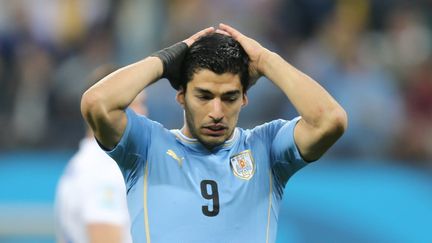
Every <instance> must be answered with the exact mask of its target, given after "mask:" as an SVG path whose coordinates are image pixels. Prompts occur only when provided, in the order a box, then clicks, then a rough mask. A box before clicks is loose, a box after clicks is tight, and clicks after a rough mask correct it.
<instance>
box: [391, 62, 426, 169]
mask: <svg viewBox="0 0 432 243" xmlns="http://www.w3.org/2000/svg"><path fill="white" fill-rule="evenodd" d="M431 66H432V56H431V57H429V59H428V60H427V61H425V62H424V63H422V64H420V65H418V67H417V68H415V69H414V70H412V72H411V73H410V74H409V75H407V76H408V79H407V82H406V87H405V89H404V94H405V102H406V103H405V105H406V110H407V113H408V115H407V117H408V121H407V122H406V124H405V127H404V129H403V130H404V132H403V136H401V139H400V141H399V142H400V144H399V145H400V147H399V149H398V150H397V151H395V152H396V153H398V154H400V155H401V156H403V157H404V158H407V159H411V160H417V161H419V162H422V163H424V162H425V165H428V166H431V165H432V164H431V163H430V161H431V160H432V70H431Z"/></svg>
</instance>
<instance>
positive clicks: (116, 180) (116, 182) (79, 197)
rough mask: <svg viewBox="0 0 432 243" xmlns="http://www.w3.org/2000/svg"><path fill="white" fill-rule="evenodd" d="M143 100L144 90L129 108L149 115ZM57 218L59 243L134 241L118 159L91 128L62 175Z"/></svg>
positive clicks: (107, 70)
mask: <svg viewBox="0 0 432 243" xmlns="http://www.w3.org/2000/svg"><path fill="white" fill-rule="evenodd" d="M112 71H114V69H113V68H112V67H111V66H110V65H105V66H101V67H100V68H98V69H97V70H95V72H94V73H93V75H92V76H94V77H93V78H91V80H99V79H100V78H102V77H103V76H106V75H107V74H108V73H110V72H112ZM101 75H103V76H101ZM93 83H94V81H93ZM144 99H145V93H142V94H139V95H138V96H137V97H136V98H135V99H134V101H133V102H132V103H131V105H130V108H131V109H133V110H134V111H135V112H137V113H140V114H143V115H146V114H147V109H146V107H145V106H144V105H143V104H144ZM56 221H57V224H56V233H57V241H58V242H59V243H60V242H61V243H68V242H77V243H130V242H132V240H131V236H130V221H129V214H128V210H127V202H126V188H125V182H124V179H123V177H122V174H121V172H120V170H119V168H118V166H117V164H116V163H115V161H113V160H112V159H111V158H110V157H109V156H108V155H106V154H105V152H104V151H103V150H102V149H101V148H100V147H99V146H98V144H97V142H96V140H95V138H94V135H93V132H92V131H91V130H90V129H87V132H86V137H85V138H84V139H82V140H81V142H80V147H79V150H78V152H77V153H76V154H75V155H74V156H73V157H72V159H71V160H70V161H69V163H68V165H67V167H66V170H65V172H64V174H63V175H62V176H61V178H60V181H59V184H58V187H57V192H56Z"/></svg>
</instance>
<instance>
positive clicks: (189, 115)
mask: <svg viewBox="0 0 432 243" xmlns="http://www.w3.org/2000/svg"><path fill="white" fill-rule="evenodd" d="M185 116H186V124H187V126H188V128H189V132H190V133H191V135H192V137H193V138H196V139H197V140H198V142H200V143H201V144H202V145H203V146H204V147H206V148H207V149H208V150H211V149H213V148H215V147H217V146H219V145H221V144H223V143H225V141H226V140H228V138H229V137H230V136H231V134H232V132H231V134H230V136H228V138H224V139H223V140H222V141H208V140H206V139H205V138H204V136H201V135H200V133H199V128H197V127H196V126H195V123H194V119H193V114H192V112H191V109H189V107H188V105H187V103H185Z"/></svg>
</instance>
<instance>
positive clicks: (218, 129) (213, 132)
mask: <svg viewBox="0 0 432 243" xmlns="http://www.w3.org/2000/svg"><path fill="white" fill-rule="evenodd" d="M227 129H228V127H227V126H225V125H222V124H215V125H208V126H204V127H203V132H204V134H206V135H209V136H213V137H218V136H222V135H224V134H225V131H226V130H227Z"/></svg>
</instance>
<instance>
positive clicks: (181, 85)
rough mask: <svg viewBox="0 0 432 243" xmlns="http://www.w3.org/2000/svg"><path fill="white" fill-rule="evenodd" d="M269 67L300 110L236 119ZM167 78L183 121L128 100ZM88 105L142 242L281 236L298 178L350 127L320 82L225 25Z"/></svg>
mask: <svg viewBox="0 0 432 243" xmlns="http://www.w3.org/2000/svg"><path fill="white" fill-rule="evenodd" d="M260 76H266V77H267V78H268V79H269V80H271V81H272V82H273V83H274V84H275V85H276V86H277V87H279V88H280V89H281V90H282V91H283V92H284V93H285V95H286V97H287V98H288V99H289V100H290V101H291V102H292V103H293V105H294V107H295V108H296V109H297V111H298V112H299V113H300V115H301V117H297V118H295V119H293V120H290V121H288V120H282V119H279V120H274V121H271V122H268V123H265V124H263V125H261V126H257V127H255V128H254V129H251V130H244V129H242V128H239V127H236V124H237V120H238V117H239V113H240V110H241V109H242V107H243V106H245V105H247V103H248V98H247V95H246V91H247V90H248V88H250V87H251V86H252V85H253V84H254V83H255V81H256V80H257V79H258V78H259V77H260ZM162 77H166V78H168V80H169V81H170V83H171V85H172V86H173V87H174V88H175V89H177V95H176V100H177V101H178V103H179V104H180V105H181V106H182V108H183V109H184V125H183V128H181V129H173V130H167V129H166V128H164V127H163V126H162V125H160V124H159V123H157V122H155V121H152V120H150V119H148V118H146V117H144V116H138V115H137V114H136V113H135V112H133V111H132V110H131V109H128V108H127V106H128V104H129V103H130V102H131V101H132V100H133V99H134V98H135V96H136V95H137V94H139V93H140V92H141V90H143V89H144V88H146V87H147V86H149V85H150V84H152V83H154V82H156V81H157V80H159V79H160V78H162ZM263 102H265V100H263ZM81 109H82V113H83V116H84V117H85V119H86V121H87V122H88V124H89V125H90V126H91V128H92V129H93V131H94V134H95V136H96V138H97V139H98V141H99V143H100V145H101V146H102V147H103V148H104V149H105V150H107V153H108V154H109V155H110V156H111V157H112V158H114V159H115V160H116V162H117V163H118V164H119V166H120V168H121V170H122V172H123V176H124V177H125V180H126V184H127V191H128V203H129V205H128V206H129V212H130V215H131V220H132V229H131V230H132V237H133V240H134V242H151V241H153V242H228V241H229V242H274V241H275V237H276V229H277V218H278V212H279V207H280V202H281V199H282V194H283V188H284V186H285V184H286V183H287V180H288V178H289V177H290V176H291V175H292V174H293V173H295V172H296V171H297V170H299V169H300V168H302V167H303V166H305V165H306V164H307V162H311V161H315V160H317V159H319V158H320V157H321V156H322V155H323V154H324V153H325V151H327V149H329V148H330V146H331V145H333V144H334V143H335V142H336V140H337V139H338V138H339V137H340V136H341V135H342V134H343V132H344V130H345V128H346V126H347V117H346V114H345V111H344V110H343V108H342V107H341V106H340V105H339V104H338V103H337V102H336V101H335V100H334V99H333V98H332V97H331V96H330V95H329V94H328V93H327V92H326V91H325V90H324V89H323V88H322V87H321V86H320V85H318V83H317V82H315V81H314V80H312V79H311V78H309V77H308V76H307V75H305V74H304V73H302V72H301V71H299V70H297V69H296V68H294V67H293V66H291V65H290V64H289V63H287V62H286V61H285V60H284V59H282V58H281V57H280V56H279V55H278V54H276V53H274V52H271V51H269V50H268V49H266V48H264V47H263V46H261V45H260V44H259V43H258V42H256V41H255V40H253V39H251V38H249V37H246V36H244V35H243V34H241V33H240V32H238V31H237V30H235V29H234V28H232V27H230V26H228V25H224V24H220V25H219V29H217V30H215V29H214V28H213V27H210V28H207V29H204V30H202V31H200V32H198V33H196V34H195V35H192V36H191V37H189V38H188V39H186V40H184V41H183V42H179V43H177V44H175V45H173V46H171V47H169V48H166V49H163V50H161V51H159V52H157V53H155V54H153V55H151V56H150V57H147V58H145V59H143V60H141V61H139V62H136V63H134V64H131V65H128V66H126V67H124V68H121V69H119V70H118V71H116V72H114V73H112V74H110V75H108V76H107V77H105V78H104V79H102V80H101V81H100V82H98V83H97V84H96V85H94V86H92V87H91V88H90V89H89V90H87V91H86V92H85V93H84V95H83V98H82V103H81ZM101 169H102V168H101Z"/></svg>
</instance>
